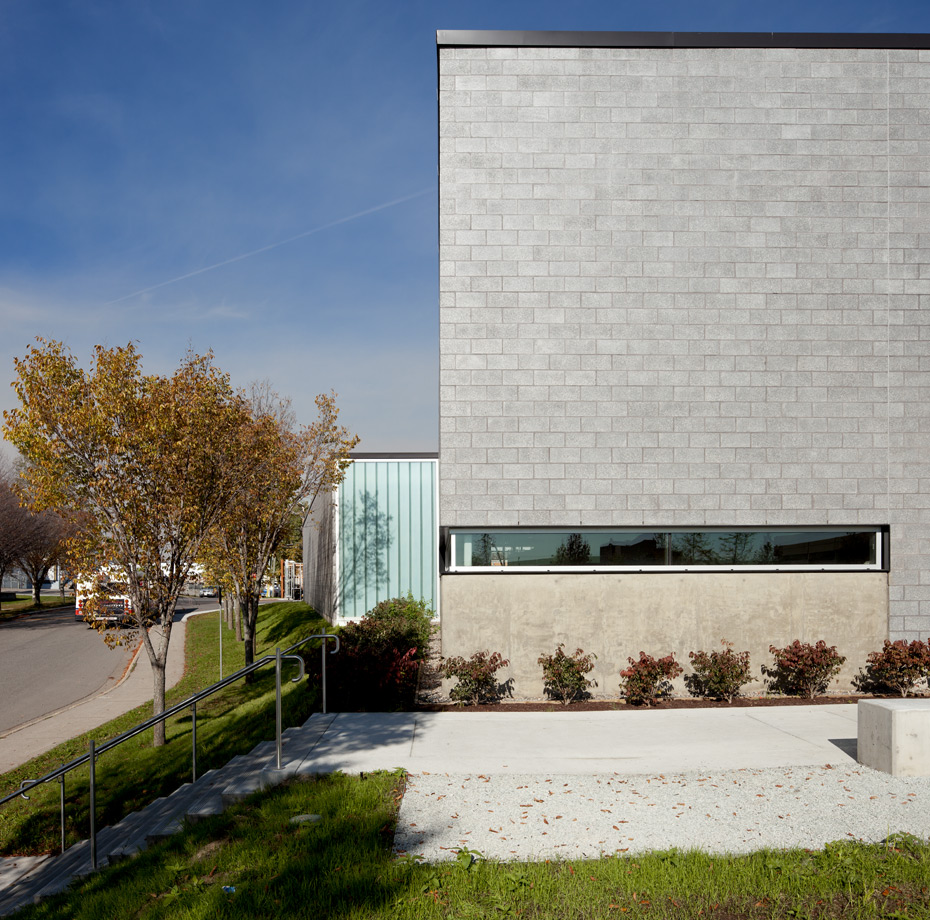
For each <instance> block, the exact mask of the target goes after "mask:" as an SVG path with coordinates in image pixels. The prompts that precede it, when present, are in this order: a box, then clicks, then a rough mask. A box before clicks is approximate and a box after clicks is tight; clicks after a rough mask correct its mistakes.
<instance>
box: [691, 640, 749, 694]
mask: <svg viewBox="0 0 930 920" xmlns="http://www.w3.org/2000/svg"><path fill="white" fill-rule="evenodd" d="M722 644H723V651H719V652H718V651H716V650H714V651H712V652H704V651H701V652H688V658H690V659H691V667H692V668H694V673H693V674H686V675H685V686H686V687H687V688H688V693H690V694H691V696H702V697H706V698H709V699H714V700H726V701H727V702H728V703H732V702H733V700H734V698H735V697H737V696H739V692H740V690H741V689H742V688H743V686H744V685H745V684H748V683H749V682H750V681H751V680H752V677H751V676H750V673H749V652H734V651H733V645H732V643H730V642H727V641H726V639H724V640H723V641H722Z"/></svg>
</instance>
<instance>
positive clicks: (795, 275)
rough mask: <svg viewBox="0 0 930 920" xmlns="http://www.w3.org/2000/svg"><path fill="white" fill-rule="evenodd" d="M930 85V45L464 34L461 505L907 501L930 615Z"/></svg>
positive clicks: (720, 507) (452, 257)
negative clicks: (606, 41) (643, 44)
mask: <svg viewBox="0 0 930 920" xmlns="http://www.w3.org/2000/svg"><path fill="white" fill-rule="evenodd" d="M928 90H930V52H928V51H925V50H888V49H884V48H878V49H876V48H863V49H803V48H802V49H798V48H762V49H759V48H752V49H749V48H725V47H724V48H604V47H599V48H582V47H551V48H546V47H480V46H478V47H441V48H440V50H439V112H440V119H439V133H440V139H439V141H440V154H439V155H440V349H441V351H440V360H441V370H440V382H441V392H440V420H441V421H440V424H441V431H440V489H441V495H440V517H441V523H442V524H443V525H447V526H453V527H455V526H465V527H471V526H495V525H496V526H513V525H521V526H533V525H537V526H538V525H555V526H576V525H586V526H591V525H594V526H605V525H611V526H643V525H646V526H660V525H664V526H671V525H685V526H701V525H746V526H762V525H808V524H811V525H825V524H829V525H843V524H850V525H852V524H884V523H887V524H890V526H891V553H892V568H891V574H890V587H889V592H890V613H889V628H890V633H891V635H892V636H893V637H906V638H918V637H919V638H927V636H928V635H930V385H928V374H927V372H928V371H930V311H928V308H930V300H928V295H930V268H928V254H930V226H928V217H930V119H928V117H927V115H926V112H927V110H928V108H930V107H928V105H927V102H928Z"/></svg>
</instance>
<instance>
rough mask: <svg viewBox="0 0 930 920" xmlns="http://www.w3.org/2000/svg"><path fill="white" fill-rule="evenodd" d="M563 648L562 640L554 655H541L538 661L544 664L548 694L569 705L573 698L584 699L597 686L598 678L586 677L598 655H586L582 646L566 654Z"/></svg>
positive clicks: (544, 680) (550, 697) (544, 684)
mask: <svg viewBox="0 0 930 920" xmlns="http://www.w3.org/2000/svg"><path fill="white" fill-rule="evenodd" d="M562 648H563V643H562V642H560V643H559V644H558V645H557V646H556V649H555V654H554V655H540V656H539V658H537V659H536V663H537V664H540V665H542V669H543V686H544V689H545V692H546V696H548V697H549V699H551V700H558V701H559V702H560V703H562V704H563V705H565V706H567V705H568V704H569V703H571V702H572V701H573V700H581V699H584V698H585V697H587V696H588V695H589V694H588V688H589V687H592V686H594V687H596V686H597V681H596V680H590V679H588V678H587V677H585V674H587V673H588V672H589V671H592V670H593V669H594V659H595V658H597V655H594V654H591V655H585V653H584V651H583V650H582V649H580V648H576V649H575V652H574V654H572V655H566V654H565V652H564V651H562Z"/></svg>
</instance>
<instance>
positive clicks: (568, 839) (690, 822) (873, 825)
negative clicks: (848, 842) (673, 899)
mask: <svg viewBox="0 0 930 920" xmlns="http://www.w3.org/2000/svg"><path fill="white" fill-rule="evenodd" d="M896 831H907V832H909V833H911V834H915V835H917V836H919V837H922V838H924V839H927V838H930V778H925V777H922V778H902V777H893V776H889V775H887V774H885V773H879V772H877V771H874V770H870V769H868V768H867V767H860V766H843V767H833V768H830V767H819V768H803V767H781V768H775V769H751V770H734V771H730V772H722V773H720V772H713V773H677V774H665V775H661V774H659V775H635V776H633V775H625V776H623V775H619V774H595V775H555V774H552V775H546V776H540V775H508V774H488V775H475V774H469V775H464V774H462V775H458V774H430V773H418V774H411V775H410V777H409V778H408V783H407V791H406V793H405V794H404V799H403V803H402V805H401V809H400V815H399V819H398V826H397V832H396V835H395V840H394V849H395V850H396V851H397V852H400V853H408V854H411V855H422V856H423V857H425V858H426V859H427V860H428V861H439V860H443V859H451V858H453V857H454V851H455V850H457V849H458V848H460V847H462V846H467V847H468V848H469V849H473V850H478V851H480V852H481V853H482V854H483V855H484V856H486V857H488V858H493V859H500V860H542V859H576V858H585V857H597V856H601V855H604V854H613V853H616V852H618V851H619V852H622V853H627V852H628V853H631V854H633V853H641V852H643V851H647V850H666V849H670V848H672V847H678V848H680V849H695V848H697V849H703V850H706V851H708V852H718V853H746V852H750V851H753V850H759V849H763V848H779V849H780V848H790V847H809V848H814V849H816V848H820V847H822V846H823V845H824V844H825V843H828V842H829V841H832V840H839V839H844V838H855V839H861V840H865V841H879V840H882V839H884V838H885V837H886V836H887V835H888V834H889V833H893V832H896Z"/></svg>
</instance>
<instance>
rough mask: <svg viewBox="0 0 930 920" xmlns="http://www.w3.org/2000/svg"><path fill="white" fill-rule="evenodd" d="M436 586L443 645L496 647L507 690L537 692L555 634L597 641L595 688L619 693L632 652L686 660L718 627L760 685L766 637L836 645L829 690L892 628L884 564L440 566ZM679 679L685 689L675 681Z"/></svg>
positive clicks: (708, 644) (452, 651) (468, 650)
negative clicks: (842, 660)
mask: <svg viewBox="0 0 930 920" xmlns="http://www.w3.org/2000/svg"><path fill="white" fill-rule="evenodd" d="M440 591H441V593H442V653H443V655H445V656H452V655H463V656H468V655H471V654H472V653H474V652H476V651H478V650H480V649H490V650H491V651H499V652H501V653H502V654H503V656H504V657H505V658H509V659H510V662H511V664H510V667H509V668H508V669H507V670H506V672H501V674H502V676H503V678H507V677H512V678H513V680H514V696H515V698H538V697H540V696H542V693H543V685H542V671H541V669H540V667H539V665H538V664H537V661H536V659H537V658H538V657H539V656H540V655H541V654H550V653H552V652H553V651H554V650H555V646H556V644H557V643H558V642H564V643H565V646H566V651H567V652H572V651H574V650H575V648H577V647H581V648H583V649H584V650H585V652H594V653H596V654H597V656H598V660H597V668H596V671H595V672H594V675H593V676H594V677H595V678H596V679H597V682H598V687H597V689H596V690H595V691H594V695H595V696H601V697H617V696H618V694H619V690H618V683H619V672H620V670H621V669H622V668H625V667H626V666H627V658H628V657H631V656H632V657H638V655H639V652H640V651H644V652H646V653H647V654H650V655H654V656H656V657H659V656H663V655H667V654H668V653H669V652H673V653H674V654H675V657H676V659H677V660H678V661H679V662H680V663H682V664H683V666H685V670H686V671H688V670H689V668H688V652H689V651H697V650H699V649H704V650H706V651H710V650H712V649H714V648H719V647H720V640H721V639H724V638H725V639H727V640H728V641H730V642H732V643H733V644H734V647H735V649H736V650H737V651H743V650H744V649H748V650H749V652H750V655H751V660H752V668H753V674H754V676H755V677H756V678H757V680H756V682H755V683H753V684H751V685H749V687H747V688H746V692H748V693H761V692H762V691H763V690H764V685H763V683H762V681H761V675H760V673H759V672H760V667H761V665H763V664H766V665H770V664H771V663H772V656H771V654H770V653H769V650H768V649H769V646H770V645H776V646H779V647H783V646H785V645H787V644H789V643H790V642H793V641H794V640H795V639H800V640H802V641H807V642H816V641H817V640H818V639H824V640H826V642H827V643H828V644H829V645H836V646H837V650H838V651H839V652H840V653H841V654H843V655H845V656H846V658H847V661H846V664H845V665H844V668H843V671H842V673H841V674H840V677H839V681H838V683H836V684H834V685H833V686H832V687H831V690H848V689H849V688H850V681H851V680H852V677H853V676H854V675H855V674H856V673H857V672H858V670H859V668H860V667H863V666H864V665H865V662H866V657H867V655H868V653H869V652H871V651H875V650H877V649H879V648H881V644H882V640H884V639H886V638H888V576H887V574H885V573H880V572H876V573H871V572H870V573H861V572H855V573H825V572H804V573H756V572H749V573H742V574H740V573H729V572H723V573H721V572H712V573H711V572H708V573H690V572H689V573H674V574H673V573H661V574H655V575H653V574H635V575H616V574H577V575H576V574H562V575H556V574H533V575H529V574H527V575H523V574H518V575H515V574H513V573H507V574H501V575H474V576H473V575H446V576H444V577H443V578H442V579H441V585H440ZM677 691H678V692H680V693H681V694H685V692H686V691H685V690H684V684H683V682H681V681H679V682H678V687H677Z"/></svg>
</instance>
